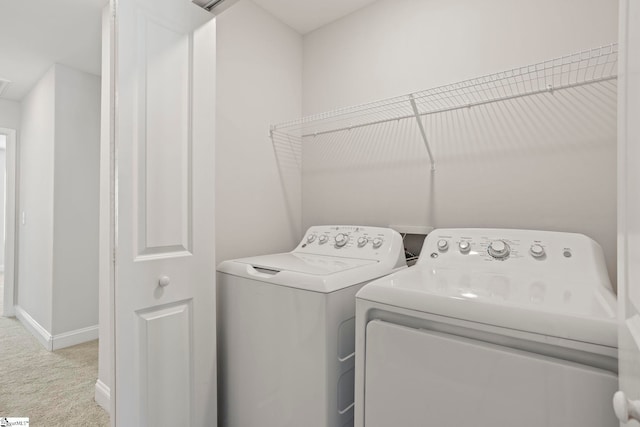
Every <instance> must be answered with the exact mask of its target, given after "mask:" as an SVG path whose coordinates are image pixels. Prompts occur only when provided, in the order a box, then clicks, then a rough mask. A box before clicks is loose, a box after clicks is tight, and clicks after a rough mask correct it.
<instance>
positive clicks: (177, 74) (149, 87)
mask: <svg viewBox="0 0 640 427" xmlns="http://www.w3.org/2000/svg"><path fill="white" fill-rule="evenodd" d="M138 22H139V24H138V26H139V28H140V31H139V37H140V40H139V50H138V60H139V61H140V64H139V65H138V67H137V68H138V70H139V72H140V74H139V81H138V88H139V90H140V95H139V96H140V99H141V100H142V101H143V102H140V103H139V104H138V107H139V117H140V121H139V123H138V126H139V129H138V130H137V135H138V138H137V140H136V142H137V145H138V159H137V160H138V162H137V168H138V174H137V178H138V189H139V192H140V193H139V195H140V196H139V216H138V224H139V228H138V241H139V242H140V243H139V245H140V246H139V254H140V255H146V254H156V253H167V252H176V251H190V242H191V236H190V232H191V224H190V218H191V194H192V193H191V180H190V176H189V170H190V166H191V161H192V159H191V155H192V150H191V133H190V122H191V109H190V105H191V104H192V103H193V97H192V93H191V90H192V85H191V75H192V74H193V70H192V69H191V67H192V66H193V61H192V60H191V53H190V52H191V48H192V45H193V39H192V38H191V37H190V35H189V33H188V32H185V31H184V30H181V29H174V28H169V27H168V26H167V25H162V23H158V22H157V21H155V20H152V19H149V18H148V17H146V16H144V15H140V16H139V19H138ZM158 117H162V118H163V120H160V121H158V120H154V119H153V118H158Z"/></svg>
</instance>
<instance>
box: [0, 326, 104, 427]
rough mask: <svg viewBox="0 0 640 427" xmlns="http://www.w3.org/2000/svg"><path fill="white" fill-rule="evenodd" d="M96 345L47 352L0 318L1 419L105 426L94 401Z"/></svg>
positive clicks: (96, 342)
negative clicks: (26, 418)
mask: <svg viewBox="0 0 640 427" xmlns="http://www.w3.org/2000/svg"><path fill="white" fill-rule="evenodd" d="M97 376H98V341H91V342H88V343H84V344H80V345H77V346H74V347H69V348H65V349H62V350H57V351H55V352H49V351H47V350H45V349H44V348H43V347H42V345H41V344H40V343H38V342H37V341H36V340H35V338H34V337H32V336H31V335H30V334H29V333H28V332H27V331H26V330H25V329H24V327H23V326H22V325H21V324H20V322H19V321H18V320H16V319H15V318H7V317H1V318H0V417H29V425H31V426H108V425H109V416H108V415H107V413H106V412H105V411H104V410H103V409H102V408H101V407H100V406H98V404H97V403H96V402H95V401H94V390H95V389H94V387H95V383H96V379H97Z"/></svg>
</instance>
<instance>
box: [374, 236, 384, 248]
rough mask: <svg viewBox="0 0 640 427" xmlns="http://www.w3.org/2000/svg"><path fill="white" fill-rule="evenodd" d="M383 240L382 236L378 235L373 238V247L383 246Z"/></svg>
mask: <svg viewBox="0 0 640 427" xmlns="http://www.w3.org/2000/svg"><path fill="white" fill-rule="evenodd" d="M382 242H384V240H382V239H381V238H380V237H376V238H375V239H373V247H374V248H375V249H378V248H379V247H380V246H382Z"/></svg>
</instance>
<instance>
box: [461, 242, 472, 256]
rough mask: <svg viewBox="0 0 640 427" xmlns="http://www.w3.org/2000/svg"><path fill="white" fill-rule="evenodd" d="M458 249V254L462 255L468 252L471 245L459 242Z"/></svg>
mask: <svg viewBox="0 0 640 427" xmlns="http://www.w3.org/2000/svg"><path fill="white" fill-rule="evenodd" d="M458 249H460V252H462V253H465V252H469V250H470V249H471V243H469V242H468V241H466V240H461V241H460V243H458Z"/></svg>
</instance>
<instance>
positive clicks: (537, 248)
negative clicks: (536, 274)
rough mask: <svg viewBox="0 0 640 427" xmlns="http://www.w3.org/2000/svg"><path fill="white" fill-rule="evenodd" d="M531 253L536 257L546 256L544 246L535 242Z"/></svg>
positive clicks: (530, 249)
mask: <svg viewBox="0 0 640 427" xmlns="http://www.w3.org/2000/svg"><path fill="white" fill-rule="evenodd" d="M529 253H531V256H533V257H534V258H541V257H543V256H544V248H543V247H542V245H539V244H537V243H534V244H533V245H531V248H529Z"/></svg>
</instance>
